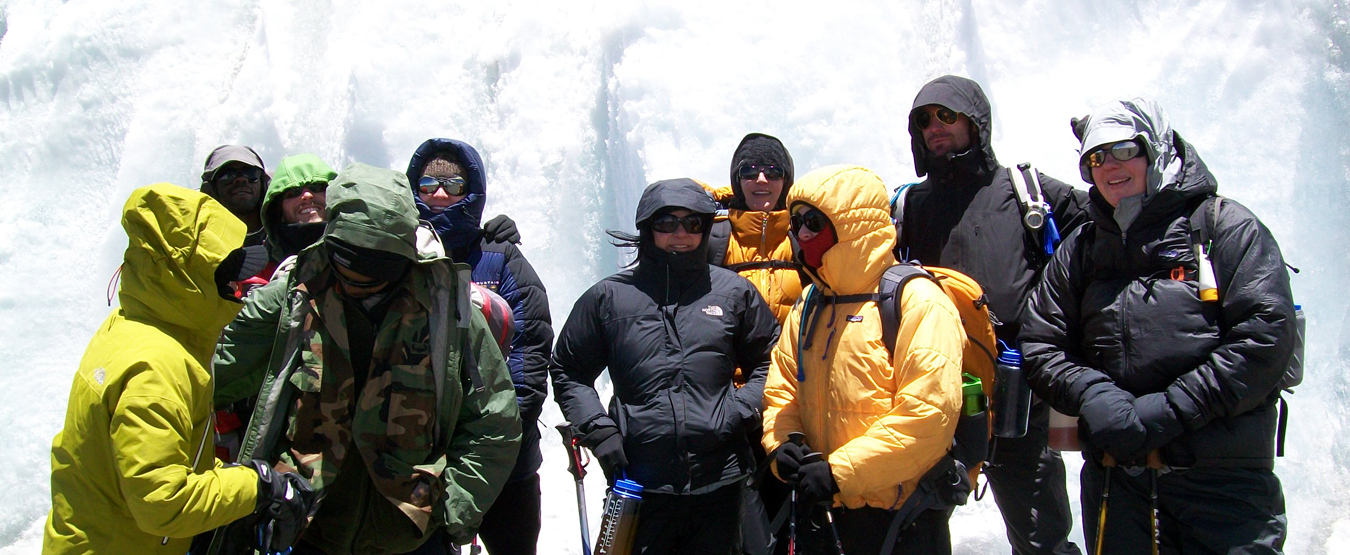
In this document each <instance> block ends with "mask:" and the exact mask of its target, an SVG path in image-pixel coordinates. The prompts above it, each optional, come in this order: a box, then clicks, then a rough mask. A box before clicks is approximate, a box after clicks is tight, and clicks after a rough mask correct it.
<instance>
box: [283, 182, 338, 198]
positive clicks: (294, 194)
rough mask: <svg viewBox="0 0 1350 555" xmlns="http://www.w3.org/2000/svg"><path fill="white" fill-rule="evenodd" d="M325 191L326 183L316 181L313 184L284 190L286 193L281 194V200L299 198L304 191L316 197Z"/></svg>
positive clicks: (326, 188)
mask: <svg viewBox="0 0 1350 555" xmlns="http://www.w3.org/2000/svg"><path fill="white" fill-rule="evenodd" d="M327 190H328V183H327V182H324V181H316V182H314V183H306V184H304V185H301V186H299V187H292V188H290V189H286V192H284V193H281V198H284V199H293V198H300V195H303V194H305V191H309V194H311V195H314V196H316V197H317V196H319V195H322V194H324V191H327Z"/></svg>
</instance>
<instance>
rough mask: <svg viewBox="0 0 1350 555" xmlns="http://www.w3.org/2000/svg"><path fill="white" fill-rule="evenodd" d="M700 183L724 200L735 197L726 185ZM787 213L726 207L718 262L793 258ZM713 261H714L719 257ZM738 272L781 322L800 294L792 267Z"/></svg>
mask: <svg viewBox="0 0 1350 555" xmlns="http://www.w3.org/2000/svg"><path fill="white" fill-rule="evenodd" d="M703 187H704V188H705V189H707V190H708V191H709V192H710V193H711V194H712V195H713V198H714V199H715V200H717V201H718V202H720V203H723V204H726V203H727V201H728V200H729V199H731V198H733V197H734V193H733V192H732V190H731V186H729V185H728V186H726V187H719V188H717V189H713V188H711V187H709V186H708V185H706V184H704V185H703ZM790 217H791V214H789V213H788V211H787V210H773V211H771V212H759V211H752V210H737V209H734V208H733V209H730V210H727V214H726V216H721V215H719V216H718V217H717V220H718V221H723V220H725V221H728V222H731V237H730V240H729V241H728V242H727V255H726V258H725V259H723V260H722V261H721V263H720V264H719V265H720V266H722V267H731V266H732V265H733V264H741V263H745V262H766V261H770V260H778V261H782V262H792V242H791V241H789V240H788V220H789V219H790ZM713 263H715V264H717V263H718V261H713ZM737 273H738V274H740V275H741V277H743V278H745V279H748V280H750V283H753V284H755V289H757V290H759V294H760V296H762V297H764V300H765V301H766V302H768V304H769V309H770V310H773V315H774V317H776V318H778V323H780V324H781V323H783V320H784V319H786V318H787V315H788V311H789V310H791V309H792V303H795V302H797V297H800V296H802V278H801V275H800V274H799V273H797V270H796V269H795V268H752V269H746V270H740V271H738V272H737Z"/></svg>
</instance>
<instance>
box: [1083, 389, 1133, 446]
mask: <svg viewBox="0 0 1350 555" xmlns="http://www.w3.org/2000/svg"><path fill="white" fill-rule="evenodd" d="M1078 412H1079V415H1080V416H1081V417H1082V418H1083V422H1084V423H1086V424H1087V429H1088V441H1091V442H1092V445H1093V446H1095V447H1097V448H1099V449H1102V450H1104V451H1106V452H1107V453H1110V454H1111V455H1112V456H1113V457H1115V458H1116V460H1117V462H1120V463H1126V462H1128V461H1133V460H1134V457H1135V454H1136V453H1138V451H1139V449H1140V448H1141V447H1143V446H1144V440H1145V439H1146V438H1147V437H1148V433H1147V432H1146V431H1145V430H1144V425H1143V424H1142V423H1140V422H1139V416H1138V415H1136V414H1135V412H1134V395H1130V394H1129V393H1128V392H1126V391H1125V390H1123V389H1121V388H1119V387H1116V385H1115V384H1112V383H1099V384H1096V385H1093V386H1092V387H1089V388H1088V389H1087V391H1086V392H1085V393H1084V394H1083V406H1082V407H1081V408H1080V409H1079V411H1078Z"/></svg>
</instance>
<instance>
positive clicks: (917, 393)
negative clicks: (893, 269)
mask: <svg viewBox="0 0 1350 555" xmlns="http://www.w3.org/2000/svg"><path fill="white" fill-rule="evenodd" d="M901 302H902V304H901V306H903V307H904V308H903V311H902V312H903V313H902V315H901V320H900V321H901V324H900V330H899V333H897V334H896V336H897V337H896V346H895V350H894V355H893V356H892V359H891V366H892V367H893V368H894V369H895V371H894V373H893V374H892V376H893V379H894V380H895V392H896V393H895V397H894V399H893V403H892V408H891V410H890V411H888V412H887V413H886V414H885V415H883V416H882V417H881V418H879V419H877V420H876V421H875V422H873V423H872V425H871V426H869V427H868V429H867V431H866V433H864V434H862V435H860V436H858V437H855V438H853V439H852V440H850V441H849V442H847V443H845V444H844V445H842V446H840V447H839V448H838V449H836V450H835V451H834V452H833V453H831V454H830V457H829V462H830V468H831V470H832V471H833V474H834V477H835V480H836V481H837V482H838V484H839V489H840V495H841V496H843V497H846V498H847V497H854V496H861V495H863V494H864V493H866V492H872V491H877V490H881V489H884V488H888V487H894V486H895V485H896V484H897V483H905V482H909V481H910V480H914V479H917V478H919V477H921V476H922V475H923V474H924V473H925V472H927V471H928V469H930V468H932V466H933V464H934V463H936V462H937V461H938V459H940V458H942V456H943V455H944V454H946V453H947V451H948V450H949V449H950V448H951V444H952V436H953V435H954V434H955V433H956V422H957V420H958V418H959V417H960V411H961V353H962V347H963V344H964V341H965V331H964V330H963V329H962V327H961V319H960V317H959V316H958V315H957V312H956V307H954V306H952V304H951V301H950V300H949V299H948V298H947V296H946V295H945V294H944V293H943V292H942V290H941V289H939V288H938V286H937V285H936V284H934V283H932V282H931V281H929V280H924V279H916V280H913V281H910V282H909V284H908V285H906V286H905V289H904V292H903V294H902V296H901Z"/></svg>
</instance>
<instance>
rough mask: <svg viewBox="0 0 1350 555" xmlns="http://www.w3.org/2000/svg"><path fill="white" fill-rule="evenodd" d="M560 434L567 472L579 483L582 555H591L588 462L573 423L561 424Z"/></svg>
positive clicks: (578, 500) (578, 509)
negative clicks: (585, 459)
mask: <svg viewBox="0 0 1350 555" xmlns="http://www.w3.org/2000/svg"><path fill="white" fill-rule="evenodd" d="M556 428H558V433H559V434H561V435H562V441H563V449H566V450H567V459H568V461H567V471H568V472H571V473H572V478H573V479H575V480H576V482H577V515H578V516H579V517H580V518H581V555H591V528H590V526H589V525H588V524H587V523H586V485H585V483H584V480H585V478H586V461H584V460H582V454H581V446H580V445H579V444H578V443H577V430H576V428H574V427H573V426H572V423H571V422H567V421H563V422H561V423H559V424H558V425H557V426H556Z"/></svg>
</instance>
